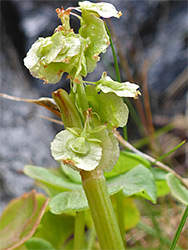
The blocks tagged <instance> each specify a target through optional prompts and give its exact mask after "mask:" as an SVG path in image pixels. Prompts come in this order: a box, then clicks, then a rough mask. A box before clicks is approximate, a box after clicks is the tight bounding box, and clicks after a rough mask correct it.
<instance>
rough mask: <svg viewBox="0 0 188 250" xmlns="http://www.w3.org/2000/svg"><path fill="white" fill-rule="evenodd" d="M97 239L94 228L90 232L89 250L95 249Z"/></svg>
mask: <svg viewBox="0 0 188 250" xmlns="http://www.w3.org/2000/svg"><path fill="white" fill-rule="evenodd" d="M95 238H96V232H95V228H94V226H93V227H92V228H91V229H90V232H89V237H88V245H87V250H92V249H93V245H94V242H95Z"/></svg>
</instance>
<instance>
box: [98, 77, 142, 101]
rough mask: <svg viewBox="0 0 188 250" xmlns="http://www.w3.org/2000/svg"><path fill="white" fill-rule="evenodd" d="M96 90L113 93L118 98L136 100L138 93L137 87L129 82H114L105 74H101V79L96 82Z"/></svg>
mask: <svg viewBox="0 0 188 250" xmlns="http://www.w3.org/2000/svg"><path fill="white" fill-rule="evenodd" d="M96 84H97V90H98V91H99V90H101V91H102V92H104V93H109V92H113V93H115V94H116V95H117V96H120V97H134V98H136V97H137V96H138V95H139V94H140V92H139V91H137V89H138V88H139V86H138V85H137V84H134V83H130V82H122V83H120V82H116V81H114V80H112V79H111V78H110V77H109V76H107V74H106V72H104V73H103V74H102V78H101V79H100V80H99V81H97V82H96Z"/></svg>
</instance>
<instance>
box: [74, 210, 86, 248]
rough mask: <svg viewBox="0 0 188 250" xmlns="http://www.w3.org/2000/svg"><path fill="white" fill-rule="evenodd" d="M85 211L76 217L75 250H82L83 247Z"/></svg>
mask: <svg viewBox="0 0 188 250" xmlns="http://www.w3.org/2000/svg"><path fill="white" fill-rule="evenodd" d="M84 227H85V223H84V211H82V212H77V213H76V217H75V225H74V249H75V250H78V249H79V250H80V249H82V247H83V239H84Z"/></svg>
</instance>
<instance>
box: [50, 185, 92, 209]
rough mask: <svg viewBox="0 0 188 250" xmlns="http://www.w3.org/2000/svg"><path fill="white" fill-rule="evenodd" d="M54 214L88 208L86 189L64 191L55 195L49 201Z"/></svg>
mask: <svg viewBox="0 0 188 250" xmlns="http://www.w3.org/2000/svg"><path fill="white" fill-rule="evenodd" d="M49 207H50V211H51V212H52V213H53V214H62V213H72V212H79V211H83V210H86V209H88V203H87V199H86V196H85V193H84V190H79V191H74V192H63V193H60V194H58V195H56V196H55V197H53V198H52V199H51V201H50V203H49Z"/></svg>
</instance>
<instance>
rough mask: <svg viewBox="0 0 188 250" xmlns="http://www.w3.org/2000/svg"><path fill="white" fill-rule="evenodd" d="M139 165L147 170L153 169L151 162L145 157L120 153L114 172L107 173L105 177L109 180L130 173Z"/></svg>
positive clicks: (124, 152)
mask: <svg viewBox="0 0 188 250" xmlns="http://www.w3.org/2000/svg"><path fill="white" fill-rule="evenodd" d="M139 164H142V165H144V166H145V167H147V168H150V167H151V164H150V163H149V161H147V160H146V159H144V158H143V157H141V156H139V155H137V154H134V153H130V152H126V151H120V156H119V158H118V161H117V163H116V165H115V166H114V168H113V169H112V171H110V172H108V173H105V174H104V175H105V177H106V178H107V179H108V178H112V177H115V176H118V175H121V174H123V173H125V172H127V171H129V170H130V169H132V168H134V167H136V166H137V165H139Z"/></svg>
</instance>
